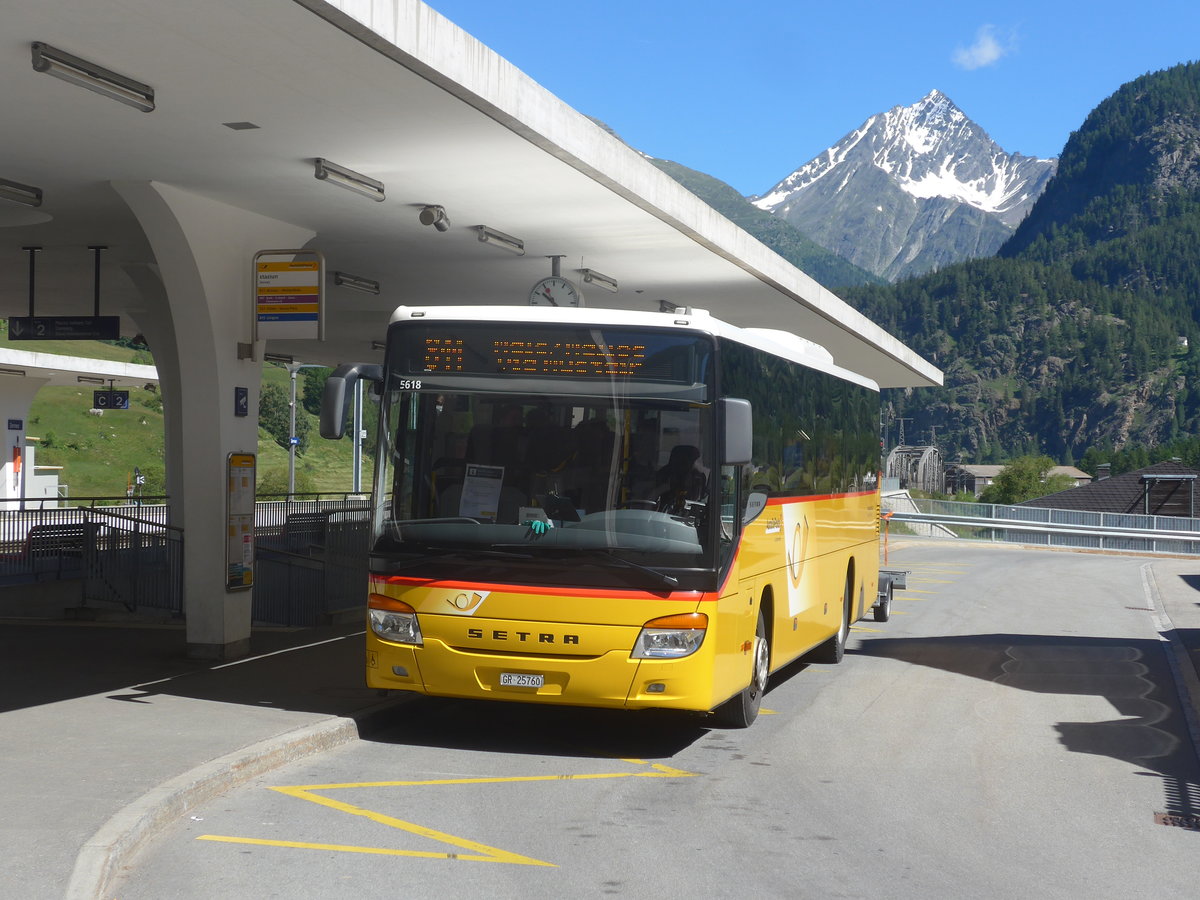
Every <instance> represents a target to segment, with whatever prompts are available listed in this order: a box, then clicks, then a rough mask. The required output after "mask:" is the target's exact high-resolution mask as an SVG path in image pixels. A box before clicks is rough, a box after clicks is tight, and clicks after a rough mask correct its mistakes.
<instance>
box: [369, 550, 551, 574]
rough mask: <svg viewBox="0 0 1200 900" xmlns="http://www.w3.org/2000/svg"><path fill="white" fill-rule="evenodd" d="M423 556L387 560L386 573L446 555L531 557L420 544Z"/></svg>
mask: <svg viewBox="0 0 1200 900" xmlns="http://www.w3.org/2000/svg"><path fill="white" fill-rule="evenodd" d="M418 552H420V553H423V554H427V555H425V556H418V557H417V558H416V559H409V560H405V561H403V562H393V561H392V560H388V562H387V563H386V568H387V572H388V574H392V573H393V572H402V571H404V570H405V569H412V568H414V567H416V566H420V565H427V564H429V563H431V562H438V561H440V560H444V559H446V558H447V557H463V556H470V557H471V558H477V557H480V556H488V557H492V558H493V559H533V554H531V553H516V552H514V551H512V550H485V549H483V548H481V547H430V546H428V545H426V546H422V547H421V548H420V550H419V551H418Z"/></svg>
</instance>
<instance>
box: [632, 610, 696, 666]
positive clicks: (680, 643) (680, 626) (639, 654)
mask: <svg viewBox="0 0 1200 900" xmlns="http://www.w3.org/2000/svg"><path fill="white" fill-rule="evenodd" d="M707 628H708V616H706V615H704V614H703V613H684V614H682V615H678V616H663V617H662V618H661V619H651V620H650V621H649V622H647V623H646V624H645V625H643V626H642V631H641V633H640V634H639V635H638V637H637V640H636V641H635V642H634V645H633V652H632V653H631V654H630V656H631V657H632V658H633V659H679V658H681V657H684V656H691V655H692V654H693V653H695V652H696V651H697V650H699V649H700V645H701V644H703V643H704V633H705V630H706V629H707Z"/></svg>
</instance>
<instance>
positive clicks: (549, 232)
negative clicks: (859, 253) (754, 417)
mask: <svg viewBox="0 0 1200 900" xmlns="http://www.w3.org/2000/svg"><path fill="white" fill-rule="evenodd" d="M338 6H344V7H346V8H347V9H349V10H350V11H352V12H355V11H358V10H361V11H362V12H361V14H362V15H363V16H364V18H367V17H370V16H374V17H375V18H374V20H371V21H366V22H364V23H358V22H356V21H354V20H353V19H351V18H350V17H349V16H348V15H347V14H346V13H344V12H342V11H341V10H339V9H338V8H337V7H338ZM3 25H4V27H3V29H2V32H0V84H3V85H4V90H3V91H2V92H0V123H2V124H0V178H6V179H9V180H13V181H18V182H22V183H25V184H30V185H35V186H37V187H40V188H42V189H43V190H44V192H45V200H44V203H43V205H42V206H41V207H40V208H39V209H37V210H29V209H27V208H25V207H22V206H18V205H16V204H13V203H10V202H5V201H2V200H0V316H11V315H27V314H28V313H29V279H28V269H29V262H28V259H29V257H28V254H27V253H26V252H25V251H23V250H22V247H26V246H31V245H36V246H41V247H43V248H44V249H43V250H42V251H41V252H40V253H39V254H38V255H37V260H36V266H37V270H36V294H35V300H36V309H35V311H36V313H37V314H38V315H88V314H90V313H91V312H92V298H93V277H92V266H93V254H92V252H91V251H89V250H88V249H87V247H88V245H92V244H104V245H107V246H108V247H109V248H110V249H108V250H107V251H105V252H104V254H103V257H102V258H103V270H102V275H101V313H102V314H105V315H115V314H124V315H126V318H127V323H126V325H125V328H124V329H123V330H124V331H126V332H128V333H133V332H134V331H136V330H137V325H136V322H134V321H130V320H128V313H127V310H128V309H130V308H132V309H136V308H138V307H140V306H143V305H144V303H145V301H144V300H142V299H141V298H140V297H138V296H137V292H136V290H135V288H134V286H133V283H132V282H131V281H130V280H129V279H128V278H127V277H126V276H125V274H124V267H125V266H127V265H136V264H146V263H153V257H152V254H151V253H150V250H149V247H148V245H147V242H146V240H145V237H144V235H143V234H142V232H141V229H140V227H139V226H138V223H137V222H136V221H135V220H134V218H133V217H132V215H131V214H130V213H129V211H128V209H127V208H126V207H125V206H124V204H123V203H122V202H121V200H120V198H119V197H118V196H117V194H116V192H115V191H114V190H113V189H112V188H111V186H110V182H115V181H127V180H128V181H146V180H152V181H158V182H165V183H169V184H172V185H175V186H176V187H178V188H181V189H183V190H186V191H191V192H194V193H197V194H201V195H204V196H207V197H210V198H213V199H216V200H219V201H222V202H225V203H228V204H231V205H233V206H237V207H242V208H246V209H251V210H254V211H256V212H259V213H262V214H264V215H267V216H270V217H272V218H275V219H279V220H282V221H285V222H289V223H293V224H295V225H298V226H302V227H304V228H307V229H311V230H312V231H314V232H315V233H316V234H317V238H316V239H315V240H314V241H313V242H312V244H311V246H312V247H314V248H318V249H320V250H321V251H322V252H323V253H324V255H325V258H326V261H327V264H328V268H329V269H330V270H341V271H346V272H351V273H353V274H356V275H360V276H363V277H366V278H370V279H373V280H377V281H379V282H380V283H381V284H382V287H383V290H382V293H381V295H380V296H378V297H374V296H370V295H367V294H362V293H359V292H355V291H351V290H348V289H345V288H337V287H334V286H333V285H332V282H330V283H329V290H328V297H329V305H328V312H327V316H328V318H327V341H326V342H325V344H323V345H319V344H316V343H315V342H314V343H308V342H277V343H275V344H273V345H272V346H270V347H269V348H268V350H269V351H270V352H275V353H281V354H286V355H289V356H293V357H295V358H296V359H297V360H302V361H305V362H326V363H335V362H340V361H350V360H361V359H371V358H373V355H374V354H373V351H372V350H371V342H372V340H377V339H379V338H381V337H382V335H383V331H384V328H385V326H386V324H387V320H388V316H389V314H390V312H391V310H392V309H393V308H394V307H395V306H397V305H400V304H410V305H420V304H449V303H472V304H476V303H487V304H499V303H524V302H526V300H527V298H528V291H529V288H530V286H531V285H532V284H533V283H534V282H535V281H537V280H538V279H539V278H541V277H542V276H544V275H547V274H549V272H550V265H551V264H550V261H549V260H548V259H547V258H546V257H547V256H549V255H553V254H561V255H562V256H563V257H564V258H563V260H562V270H563V274H565V275H567V276H568V277H572V278H574V279H575V280H576V281H579V280H580V279H579V276H578V274H577V273H576V270H577V269H579V268H581V267H590V268H594V269H597V270H599V271H601V272H604V273H606V274H608V275H611V276H613V277H615V278H616V279H618V281H619V282H620V285H621V290H620V292H619V293H617V294H611V293H608V292H606V291H603V290H599V289H596V288H594V287H588V288H585V290H586V294H587V300H588V303H589V304H590V305H595V306H607V307H613V308H623V309H639V310H653V309H657V308H658V305H659V301H660V300H667V301H670V302H672V303H674V304H678V305H689V306H698V307H705V308H708V309H710V310H712V311H713V312H714V314H716V315H718V316H719V317H721V318H724V319H726V320H728V321H730V322H733V323H734V324H738V325H747V326H750V325H753V326H760V327H775V328H785V329H788V330H791V331H795V332H797V333H799V334H802V335H804V336H805V337H808V338H810V339H811V340H815V341H817V342H819V343H822V344H824V345H825V346H826V347H828V348H829V350H830V351H831V352H832V353H833V354H834V357H835V359H836V360H837V361H838V362H839V363H840V364H841V365H844V366H846V367H847V368H850V369H854V370H856V371H860V372H862V373H863V374H865V375H867V376H869V377H872V378H874V379H875V380H877V381H878V382H879V383H880V384H881V385H882V386H907V385H913V386H918V385H926V384H931V383H940V381H941V373H940V372H938V371H937V369H936V368H934V367H933V366H931V365H929V364H928V363H927V362H925V361H924V360H921V359H920V358H919V357H917V356H916V355H915V354H913V353H912V352H911V351H910V350H909V349H908V348H906V347H904V346H903V345H902V344H900V343H899V342H898V341H896V340H895V339H894V338H892V337H890V336H889V335H887V334H886V333H884V332H883V331H882V330H881V329H878V328H877V327H876V326H874V325H873V324H871V323H869V322H867V321H866V320H865V319H864V318H863V317H861V316H859V315H858V314H857V313H855V312H854V311H853V310H851V309H850V308H849V307H848V306H846V305H845V304H843V303H842V302H841V301H840V300H838V299H837V298H836V297H834V296H833V295H832V294H830V293H829V292H828V291H825V290H824V289H822V288H820V286H818V285H816V283H815V282H813V281H812V280H811V279H809V278H807V276H805V275H803V274H802V273H800V272H798V271H797V270H795V269H794V268H793V267H791V266H790V265H788V264H787V263H785V262H783V260H781V259H780V258H779V257H777V256H775V255H774V254H773V253H771V252H770V251H768V250H766V248H764V247H762V245H760V244H758V243H757V242H756V241H754V240H753V239H752V238H750V237H749V236H748V235H746V234H744V233H743V232H741V231H739V230H738V229H737V228H735V227H734V226H732V225H731V224H730V223H728V222H727V221H726V220H724V219H722V218H721V217H720V216H718V215H716V214H715V213H713V212H712V211H711V210H710V209H709V208H708V207H707V206H704V205H703V204H702V203H700V202H699V201H698V200H696V199H695V198H694V197H692V195H690V194H688V193H687V192H686V191H684V190H683V189H682V188H680V187H679V186H678V185H676V184H675V183H674V182H673V181H672V180H671V179H669V178H667V177H666V176H665V175H662V174H661V173H660V172H659V171H658V170H657V169H655V168H654V167H653V166H652V165H650V164H649V163H648V162H646V161H645V160H643V159H641V158H640V156H639V155H638V154H637V153H635V152H634V151H632V150H630V149H629V148H627V147H625V145H623V144H621V143H620V142H619V141H617V140H616V139H614V138H612V137H611V136H609V135H608V134H606V133H604V132H603V131H602V130H601V129H599V128H597V127H596V126H595V125H594V124H592V123H591V122H590V121H589V120H588V119H586V118H585V117H584V116H582V115H580V114H579V113H577V112H575V111H573V110H571V109H569V108H568V107H566V106H565V105H563V104H562V103H561V102H560V101H558V100H557V99H556V98H554V97H553V96H552V95H550V94H548V93H547V92H545V91H544V90H543V89H541V88H540V87H539V86H538V85H536V84H535V83H533V82H532V81H530V80H529V79H528V78H527V77H526V76H524V75H523V74H522V73H520V72H519V71H518V70H516V69H515V68H513V67H512V66H510V65H509V64H507V63H506V62H504V61H503V60H501V59H500V58H499V57H497V56H496V55H495V54H493V53H491V51H489V50H487V49H486V48H484V47H483V46H482V45H480V44H478V43H477V42H476V41H474V40H473V39H472V38H470V37H469V36H468V35H466V34H464V33H463V32H462V31H460V30H459V29H458V28H456V27H455V26H453V25H451V24H450V23H449V22H447V21H446V20H445V19H443V18H441V17H440V16H438V15H437V14H436V13H434V12H433V11H432V10H430V9H428V8H427V7H425V6H423V5H422V4H420V3H419V2H417V0H374V2H370V3H368V2H366V0H358V2H355V0H338V2H337V3H336V4H335V3H325V2H321V0H204V2H203V3H197V2H189V0H45V2H21V3H16V4H6V9H5V11H4V14H3ZM33 41H42V42H44V43H47V44H50V45H52V46H54V47H57V48H59V49H62V50H65V51H67V52H69V53H73V54H75V55H77V56H80V57H83V58H85V59H88V60H90V61H92V62H95V63H98V64H100V65H102V66H105V67H107V68H109V69H112V70H114V71H117V72H120V73H122V74H124V75H127V76H129V77H131V78H134V79H137V80H138V81H142V82H145V83H148V84H150V85H153V87H154V89H155V92H156V103H157V108H156V109H155V110H154V111H153V112H150V113H142V112H139V111H137V110H134V109H132V108H130V107H127V106H123V105H121V104H119V103H117V102H115V101H113V100H111V99H108V98H106V97H102V96H100V95H98V94H95V93H92V92H90V91H86V90H83V89H81V88H79V87H76V86H74V85H71V84H68V83H66V82H64V81H61V80H59V79H57V78H53V77H51V76H49V75H46V74H43V73H39V72H36V71H34V70H33V68H32V65H31V54H30V43H31V42H33ZM655 102H669V98H659V99H658V100H656V101H655ZM236 122H252V123H254V124H255V125H257V126H259V127H258V128H256V129H250V130H233V129H230V128H228V127H226V125H225V124H224V123H236ZM315 157H324V158H327V159H329V160H331V161H333V162H335V163H339V164H341V165H344V166H347V167H349V168H351V169H355V170H357V171H359V172H363V173H365V174H367V175H370V176H371V177H373V178H376V179H378V180H380V181H382V182H384V183H385V184H386V190H387V199H386V201H384V202H382V203H377V202H374V201H372V200H369V199H367V198H364V197H361V196H358V195H356V194H353V193H351V192H349V191H345V190H341V189H338V188H336V187H334V186H332V185H330V184H326V183H323V182H320V181H318V180H316V179H315V178H314V177H313V163H312V160H313V159H314V158H315ZM426 203H433V204H440V205H442V206H444V207H445V208H446V211H447V213H448V215H449V217H450V220H451V223H452V227H451V228H450V230H449V231H447V232H445V233H440V232H438V231H436V230H435V229H433V228H430V227H427V226H424V225H421V224H420V223H419V221H418V212H419V211H420V208H421V207H422V206H423V205H424V204H426ZM47 216H48V217H49V219H48V220H47V221H34V220H36V219H39V218H40V219H45V218H46V217H47ZM479 224H487V225H489V226H492V227H494V228H497V229H499V230H501V231H504V232H507V233H509V234H512V235H515V236H517V237H520V238H521V239H523V240H524V241H525V246H526V251H527V252H526V255H525V256H523V257H518V256H515V255H513V254H511V253H508V252H507V251H504V250H502V249H499V248H497V247H494V246H489V245H486V244H481V243H479V241H478V240H477V237H476V232H475V231H474V230H473V229H472V227H471V226H475V225H479ZM250 283H251V282H250V259H249V254H248V258H247V304H248V305H249V303H250ZM247 314H248V315H249V311H248V313H247ZM10 346H15V345H10ZM24 346H25V347H26V348H28V349H36V348H35V347H34V346H33V345H29V344H26V345H24ZM151 349H157V350H158V351H159V352H162V348H151Z"/></svg>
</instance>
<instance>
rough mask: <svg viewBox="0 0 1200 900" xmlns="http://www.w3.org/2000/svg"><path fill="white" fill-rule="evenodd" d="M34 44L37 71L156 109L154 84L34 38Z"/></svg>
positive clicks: (139, 106) (137, 106) (146, 109)
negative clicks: (144, 82)
mask: <svg viewBox="0 0 1200 900" xmlns="http://www.w3.org/2000/svg"><path fill="white" fill-rule="evenodd" d="M30 46H31V48H32V50H33V69H34V71H35V72H45V73H46V74H47V75H53V76H54V77H55V78H61V79H62V80H63V81H69V82H70V83H71V84H76V85H79V87H82V88H87V89H88V90H89V91H95V92H96V93H97V94H103V95H104V96H105V97H111V98H112V99H113V100H117V101H119V102H121V103H124V104H125V105H126V106H132V107H133V108H134V109H140V110H141V111H142V112H150V111H151V110H152V109H154V88H152V87H150V85H148V84H142V83H141V82H140V81H134V80H133V79H132V78H127V77H126V76H124V75H121V74H118V73H117V72H114V71H112V70H111V69H106V68H104V67H103V66H98V65H96V64H95V63H92V62H88V61H87V60H86V59H80V58H79V57H78V56H73V55H71V54H70V53H64V52H63V51H62V50H58V49H56V48H54V47H51V46H50V45H49V44H43V43H42V42H41V41H34V42H33V43H32V44H31V45H30Z"/></svg>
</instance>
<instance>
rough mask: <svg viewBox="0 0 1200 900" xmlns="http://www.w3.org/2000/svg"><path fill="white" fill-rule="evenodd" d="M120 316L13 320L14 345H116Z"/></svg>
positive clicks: (10, 322)
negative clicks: (30, 343) (92, 342)
mask: <svg viewBox="0 0 1200 900" xmlns="http://www.w3.org/2000/svg"><path fill="white" fill-rule="evenodd" d="M120 336H121V317H120V316H11V317H10V318H9V320H8V339H9V340H10V341H115V340H116V339H117V338H119V337H120Z"/></svg>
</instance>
